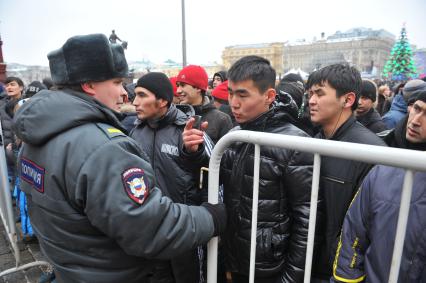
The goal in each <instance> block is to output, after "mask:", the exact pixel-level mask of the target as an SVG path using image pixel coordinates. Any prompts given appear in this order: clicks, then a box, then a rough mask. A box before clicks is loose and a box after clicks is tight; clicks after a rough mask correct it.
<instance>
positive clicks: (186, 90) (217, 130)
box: [176, 65, 233, 143]
mask: <svg viewBox="0 0 426 283" xmlns="http://www.w3.org/2000/svg"><path fill="white" fill-rule="evenodd" d="M207 84H208V77H207V73H206V71H205V70H204V68H203V67H201V66H196V65H189V66H186V67H185V68H183V69H182V70H181V71H180V72H179V74H178V76H177V79H176V85H177V95H178V96H179V97H180V100H181V101H180V103H181V104H189V105H192V107H194V110H195V114H197V115H200V116H201V121H202V122H204V121H207V122H209V127H208V128H207V131H206V133H207V135H208V136H209V137H210V138H211V139H212V140H213V142H214V143H217V141H218V140H219V139H220V138H221V137H223V136H224V135H225V134H226V133H227V132H229V130H230V129H232V127H233V126H232V121H231V118H230V117H229V115H228V114H225V113H223V112H221V111H219V110H218V109H216V107H215V106H214V104H213V100H212V99H211V98H210V97H208V96H207V95H206V90H207Z"/></svg>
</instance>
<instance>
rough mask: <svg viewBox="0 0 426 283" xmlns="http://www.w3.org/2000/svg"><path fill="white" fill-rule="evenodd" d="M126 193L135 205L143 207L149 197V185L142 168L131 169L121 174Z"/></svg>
mask: <svg viewBox="0 0 426 283" xmlns="http://www.w3.org/2000/svg"><path fill="white" fill-rule="evenodd" d="M121 178H122V180H123V186H124V191H125V192H126V194H127V196H128V197H129V198H130V199H131V200H133V201H134V202H135V203H137V204H139V205H142V204H143V203H144V201H145V200H146V199H147V198H148V195H149V184H148V180H147V179H146V178H145V172H144V170H143V169H141V168H130V169H127V170H125V171H124V172H123V173H122V174H121Z"/></svg>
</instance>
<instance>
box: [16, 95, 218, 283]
mask: <svg viewBox="0 0 426 283" xmlns="http://www.w3.org/2000/svg"><path fill="white" fill-rule="evenodd" d="M41 93H42V95H36V96H34V97H33V98H31V99H30V101H29V102H27V103H25V104H24V105H23V106H22V107H21V108H20V109H19V111H18V112H17V113H16V115H15V127H16V133H17V135H18V137H20V138H21V139H22V140H23V142H24V145H23V147H22V152H21V155H20V160H19V167H20V168H19V169H20V177H21V179H22V182H21V189H22V190H23V191H24V192H25V193H26V194H27V195H28V208H29V213H30V216H31V222H32V223H31V224H32V225H33V228H34V231H35V234H36V235H37V237H38V239H39V243H40V247H41V250H42V251H43V253H44V254H45V255H46V256H47V258H48V259H49V262H51V263H52V264H53V266H54V269H55V274H56V276H57V281H58V282H103V283H105V282H111V283H112V282H147V278H146V276H147V275H148V274H149V273H150V272H151V270H152V265H153V259H155V258H157V259H169V258H172V257H174V256H176V255H178V254H181V253H182V252H185V251H188V250H190V249H193V248H195V247H197V246H198V245H200V244H203V243H205V242H206V241H207V240H208V239H209V238H210V237H211V236H212V235H213V233H214V225H213V219H212V216H211V215H210V214H209V212H208V211H207V209H205V208H203V207H189V206H184V205H181V204H174V203H172V201H171V200H170V199H169V198H167V197H163V196H162V194H161V191H160V190H159V189H158V188H157V187H156V186H155V178H154V176H153V171H152V168H151V166H150V165H149V163H148V162H147V161H146V159H143V158H141V156H143V154H142V151H141V149H140V148H139V146H138V145H137V143H136V142H135V141H133V140H132V139H131V138H129V137H127V136H126V135H125V134H124V133H123V132H122V131H124V129H123V127H122V125H121V124H120V123H119V121H118V119H117V117H116V115H115V113H114V112H113V111H111V110H110V109H108V108H107V107H105V106H104V105H102V104H101V103H99V102H98V101H96V100H95V99H93V98H92V97H90V96H88V95H86V94H83V93H80V92H75V91H71V90H64V91H47V90H45V91H42V92H41ZM40 125H43V127H40Z"/></svg>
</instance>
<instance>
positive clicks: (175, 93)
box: [169, 77, 178, 96]
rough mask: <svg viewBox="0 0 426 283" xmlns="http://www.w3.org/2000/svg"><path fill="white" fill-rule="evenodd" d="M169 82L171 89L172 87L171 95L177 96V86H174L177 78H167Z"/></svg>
mask: <svg viewBox="0 0 426 283" xmlns="http://www.w3.org/2000/svg"><path fill="white" fill-rule="evenodd" d="M169 80H170V83H171V84H172V87H173V95H174V96H178V95H177V86H176V80H177V77H171V78H169Z"/></svg>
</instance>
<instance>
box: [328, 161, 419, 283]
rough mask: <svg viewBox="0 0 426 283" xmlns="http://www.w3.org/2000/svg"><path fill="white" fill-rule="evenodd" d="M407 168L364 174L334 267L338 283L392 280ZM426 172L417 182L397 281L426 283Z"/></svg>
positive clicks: (346, 222) (402, 282) (387, 168)
mask: <svg viewBox="0 0 426 283" xmlns="http://www.w3.org/2000/svg"><path fill="white" fill-rule="evenodd" d="M404 173H405V172H404V170H403V169H400V168H394V167H388V166H382V165H380V166H376V167H375V168H373V169H372V170H371V172H370V173H369V174H368V176H367V177H366V178H365V180H364V182H363V184H362V188H361V190H360V191H359V193H358V194H357V195H356V198H355V200H354V201H353V203H352V205H351V207H350V208H349V210H348V213H347V215H346V217H345V222H344V225H343V230H342V236H341V243H340V244H339V250H338V251H337V254H336V261H335V266H334V270H333V275H334V280H335V281H338V282H361V281H362V280H365V281H363V282H371V283H382V282H388V279H389V272H390V267H391V261H392V252H393V248H394V242H395V234H396V227H397V221H398V214H399V203H400V202H401V189H402V185H403V181H404ZM425 184H426V173H425V172H417V173H416V174H415V175H414V180H413V193H412V196H411V201H410V213H409V216H408V223H407V232H406V234H405V240H404V250H403V253H402V258H401V267H400V271H399V279H398V282H401V283H408V282H413V283H414V282H426V233H425V231H426V219H425V217H424V215H426V186H425Z"/></svg>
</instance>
